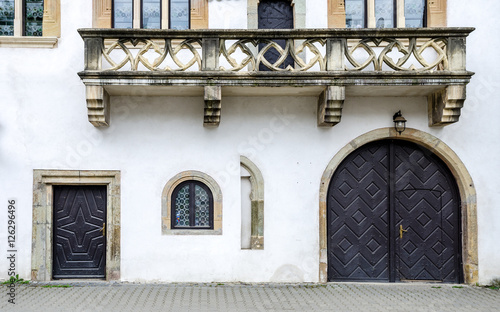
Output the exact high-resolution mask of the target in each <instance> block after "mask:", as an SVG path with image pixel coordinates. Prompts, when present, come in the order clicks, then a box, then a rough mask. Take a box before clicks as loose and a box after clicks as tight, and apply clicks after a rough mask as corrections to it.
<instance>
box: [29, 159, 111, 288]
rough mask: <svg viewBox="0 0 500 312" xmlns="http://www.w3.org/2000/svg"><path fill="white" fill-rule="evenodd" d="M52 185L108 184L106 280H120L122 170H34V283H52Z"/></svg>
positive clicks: (32, 271)
mask: <svg viewBox="0 0 500 312" xmlns="http://www.w3.org/2000/svg"><path fill="white" fill-rule="evenodd" d="M53 185H106V186H107V211H106V228H107V231H106V280H108V281H110V280H119V279H120V230H121V225H120V171H103V170H38V169H35V170H33V232H32V241H33V243H32V245H31V246H32V250H31V280H32V281H39V282H45V281H50V280H52V262H53V250H52V246H53V243H52V236H53V235H52V233H53V218H52V212H53V193H52V186H53Z"/></svg>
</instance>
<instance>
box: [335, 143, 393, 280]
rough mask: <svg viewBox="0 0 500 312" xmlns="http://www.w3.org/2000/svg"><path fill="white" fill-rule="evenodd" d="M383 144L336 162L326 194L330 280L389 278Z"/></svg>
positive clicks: (385, 150) (386, 166) (385, 155)
mask: <svg viewBox="0 0 500 312" xmlns="http://www.w3.org/2000/svg"><path fill="white" fill-rule="evenodd" d="M387 153H388V150H387V146H365V147H364V148H361V149H359V150H357V151H356V152H354V153H353V154H351V155H349V156H348V157H347V159H346V160H345V161H344V162H343V163H342V164H341V165H340V167H339V168H340V169H339V170H337V172H336V174H335V176H334V178H333V180H332V183H331V184H330V188H329V192H328V215H327V222H328V246H329V248H328V255H329V257H328V276H329V279H330V280H333V279H345V280H387V279H388V276H389V275H388V274H389V272H388V262H389V253H388V238H389V231H388V225H389V223H388V218H389V216H388V213H387V205H388V202H387V197H388V191H389V188H388V183H387V181H388V174H389V171H388V168H389V158H388V157H387Z"/></svg>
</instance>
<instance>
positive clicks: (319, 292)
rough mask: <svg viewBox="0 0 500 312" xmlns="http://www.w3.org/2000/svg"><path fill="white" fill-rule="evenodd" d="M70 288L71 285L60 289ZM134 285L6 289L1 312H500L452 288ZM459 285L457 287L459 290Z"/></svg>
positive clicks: (495, 304) (465, 289) (484, 299)
mask: <svg viewBox="0 0 500 312" xmlns="http://www.w3.org/2000/svg"><path fill="white" fill-rule="evenodd" d="M62 285H69V286H71V287H57V286H62ZM436 285H437V284H403V283H399V284H369V283H363V284H361V283H358V284H356V283H329V284H326V285H322V284H252V285H248V284H220V283H219V284H215V283H214V284H131V283H84V282H72V283H66V284H64V283H61V282H58V283H38V284H34V283H33V284H30V285H19V286H17V287H16V304H15V305H13V304H10V303H8V301H7V300H8V296H7V291H8V288H7V286H5V285H3V286H0V292H1V294H0V299H1V301H0V311H23V312H25V311H26V312H29V311H64V312H66V311H78V312H80V311H81V312H91V311H92V312H96V311H97V312H100V311H103V312H104V311H106V312H108V311H110V312H113V311H119V312H127V311H175V312H182V311H188V312H197V311H200V312H210V311H214V312H224V311H231V312H239V311H266V312H268V311H301V312H303V311H341V312H344V311H345V312H347V311H356V312H359V311H370V312H377V311H411V312H419V311H425V312H429V311H439V312H446V311H453V312H460V311H467V312H470V311H485V312H486V311H488V312H489V311H499V310H500V291H498V290H491V289H487V288H481V287H472V286H466V285H463V286H458V287H461V288H457V286H455V285H449V284H439V286H436ZM454 286H455V287H454Z"/></svg>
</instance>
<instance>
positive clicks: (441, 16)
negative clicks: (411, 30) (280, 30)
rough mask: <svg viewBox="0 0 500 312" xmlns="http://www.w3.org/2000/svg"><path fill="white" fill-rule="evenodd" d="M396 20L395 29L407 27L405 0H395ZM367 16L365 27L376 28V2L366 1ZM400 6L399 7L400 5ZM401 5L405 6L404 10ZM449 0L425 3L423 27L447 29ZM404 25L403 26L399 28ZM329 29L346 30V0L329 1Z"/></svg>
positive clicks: (434, 0) (372, 0)
mask: <svg viewBox="0 0 500 312" xmlns="http://www.w3.org/2000/svg"><path fill="white" fill-rule="evenodd" d="M395 2H396V4H397V5H396V10H395V13H396V20H395V27H398V28H404V27H405V26H406V23H405V16H404V11H405V10H404V0H395ZM365 4H366V6H367V7H366V15H365V19H367V20H366V22H365V27H366V28H375V26H376V21H375V0H365ZM398 4H399V5H398ZM401 4H403V6H402V8H400V7H401ZM446 11H447V0H433V1H428V0H426V1H425V7H424V18H423V27H425V28H431V27H446V26H447V22H446ZM399 25H402V26H399ZM328 27H329V28H346V11H345V0H328Z"/></svg>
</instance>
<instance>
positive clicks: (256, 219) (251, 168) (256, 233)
mask: <svg viewBox="0 0 500 312" xmlns="http://www.w3.org/2000/svg"><path fill="white" fill-rule="evenodd" d="M240 165H241V166H242V167H243V168H244V169H246V170H247V171H248V173H250V184H251V187H252V191H251V193H250V201H251V206H252V219H251V237H250V248H251V249H264V177H263V176H262V173H261V172H260V170H259V168H258V167H257V166H256V165H255V164H254V163H253V162H252V161H251V160H250V159H248V158H247V157H245V156H240Z"/></svg>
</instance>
